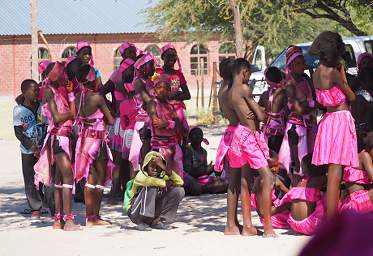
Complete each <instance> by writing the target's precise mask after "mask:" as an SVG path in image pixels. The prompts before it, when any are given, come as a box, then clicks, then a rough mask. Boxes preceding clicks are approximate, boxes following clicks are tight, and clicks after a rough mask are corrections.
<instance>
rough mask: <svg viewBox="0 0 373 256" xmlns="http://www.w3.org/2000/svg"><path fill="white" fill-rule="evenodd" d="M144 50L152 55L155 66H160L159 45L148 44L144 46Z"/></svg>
mask: <svg viewBox="0 0 373 256" xmlns="http://www.w3.org/2000/svg"><path fill="white" fill-rule="evenodd" d="M145 51H147V52H148V53H151V54H153V55H154V57H155V65H156V66H161V65H162V60H161V50H160V49H159V47H158V46H157V45H155V44H151V45H148V46H147V47H146V48H145Z"/></svg>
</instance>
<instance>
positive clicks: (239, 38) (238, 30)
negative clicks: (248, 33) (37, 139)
mask: <svg viewBox="0 0 373 256" xmlns="http://www.w3.org/2000/svg"><path fill="white" fill-rule="evenodd" d="M229 4H230V6H231V9H232V12H233V20H234V23H233V28H234V35H235V43H236V55H237V57H238V58H243V57H244V55H245V49H244V45H243V42H244V40H243V34H242V25H241V15H240V9H239V6H238V5H237V1H236V0H229Z"/></svg>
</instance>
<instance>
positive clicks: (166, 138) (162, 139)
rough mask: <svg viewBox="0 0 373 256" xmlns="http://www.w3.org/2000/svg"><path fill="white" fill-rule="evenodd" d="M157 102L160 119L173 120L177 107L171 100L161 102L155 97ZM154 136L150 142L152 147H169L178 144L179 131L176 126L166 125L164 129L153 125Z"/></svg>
mask: <svg viewBox="0 0 373 256" xmlns="http://www.w3.org/2000/svg"><path fill="white" fill-rule="evenodd" d="M154 101H155V103H156V111H157V116H158V118H160V119H163V120H167V121H171V122H173V116H174V114H175V109H174V108H173V106H172V105H171V104H170V103H169V102H160V101H158V100H157V99H154ZM151 131H152V138H151V141H150V144H151V146H152V148H154V149H159V148H165V147H166V148H168V147H170V146H174V145H176V144H177V131H176V129H175V127H170V126H169V127H166V128H163V129H159V128H156V127H155V126H153V124H152V125H151Z"/></svg>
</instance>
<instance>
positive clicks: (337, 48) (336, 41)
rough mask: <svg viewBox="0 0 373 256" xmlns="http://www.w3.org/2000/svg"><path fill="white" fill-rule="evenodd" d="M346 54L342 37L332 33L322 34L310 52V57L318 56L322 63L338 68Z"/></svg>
mask: <svg viewBox="0 0 373 256" xmlns="http://www.w3.org/2000/svg"><path fill="white" fill-rule="evenodd" d="M344 52H345V44H344V43H343V40H342V37H341V36H340V35H339V34H338V33H336V32H332V31H324V32H321V33H320V35H318V36H317V37H316V39H315V40H314V41H313V43H312V45H311V47H310V48H309V50H308V53H309V54H310V55H312V56H318V57H319V58H320V62H321V63H323V64H324V65H326V66H329V67H336V66H337V65H338V64H339V59H340V58H341V57H342V55H343V54H344Z"/></svg>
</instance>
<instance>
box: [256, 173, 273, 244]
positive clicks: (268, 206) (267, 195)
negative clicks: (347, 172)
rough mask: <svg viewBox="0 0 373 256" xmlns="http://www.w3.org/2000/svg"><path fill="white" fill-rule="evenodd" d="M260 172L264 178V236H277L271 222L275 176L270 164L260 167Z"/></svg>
mask: <svg viewBox="0 0 373 256" xmlns="http://www.w3.org/2000/svg"><path fill="white" fill-rule="evenodd" d="M259 174H260V177H261V179H262V182H263V184H262V193H261V194H262V208H263V218H264V221H263V225H264V234H263V236H264V237H276V236H277V235H276V233H275V232H274V231H273V228H272V222H271V211H272V197H271V196H272V195H271V194H272V187H273V178H272V173H271V171H270V169H269V168H268V166H266V167H264V168H261V169H259Z"/></svg>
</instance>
